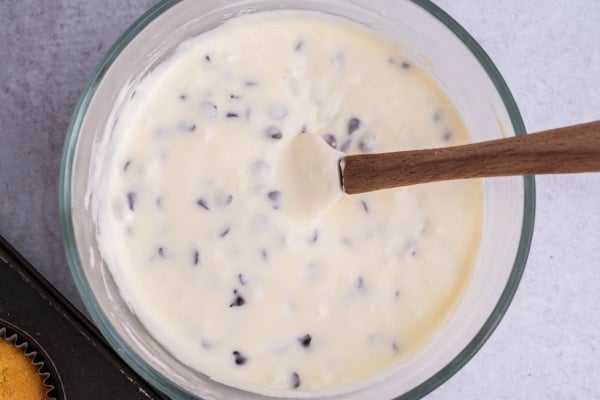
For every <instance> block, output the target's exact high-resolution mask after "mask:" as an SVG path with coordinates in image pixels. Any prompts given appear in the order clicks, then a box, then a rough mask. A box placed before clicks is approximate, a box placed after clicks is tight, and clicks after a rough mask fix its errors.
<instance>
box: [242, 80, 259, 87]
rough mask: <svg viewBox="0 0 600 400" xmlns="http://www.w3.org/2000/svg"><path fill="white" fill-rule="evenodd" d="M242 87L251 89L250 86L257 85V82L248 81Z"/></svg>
mask: <svg viewBox="0 0 600 400" xmlns="http://www.w3.org/2000/svg"><path fill="white" fill-rule="evenodd" d="M244 85H246V86H249V87H252V86H256V85H258V82H257V81H253V80H248V81H245V82H244Z"/></svg>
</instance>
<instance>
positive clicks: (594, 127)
mask: <svg viewBox="0 0 600 400" xmlns="http://www.w3.org/2000/svg"><path fill="white" fill-rule="evenodd" d="M340 165H343V166H344V167H343V168H341V170H342V173H341V178H342V188H343V190H344V191H345V192H346V193H349V194H354V193H364V192H370V191H373V190H380V189H387V188H392V187H398V186H408V185H414V184H418V183H427V182H434V181H443V180H451V179H463V178H482V177H493V176H510V175H533V174H557V173H574V172H594V171H600V121H595V122H590V123H586V124H581V125H574V126H569V127H565V128H558V129H551V130H548V131H543V132H539V133H534V134H530V135H524V136H516V137H510V138H506V139H498V140H492V141H488V142H481V143H473V144H467V145H463V146H454V147H446V148H439V149H431V150H414V151H399V152H394V153H381V154H359V155H352V156H345V157H343V158H342V161H341V163H340Z"/></svg>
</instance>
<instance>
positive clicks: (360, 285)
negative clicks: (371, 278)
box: [356, 276, 365, 291]
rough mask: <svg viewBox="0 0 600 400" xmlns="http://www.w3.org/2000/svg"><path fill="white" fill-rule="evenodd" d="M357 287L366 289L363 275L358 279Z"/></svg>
mask: <svg viewBox="0 0 600 400" xmlns="http://www.w3.org/2000/svg"><path fill="white" fill-rule="evenodd" d="M356 288H357V289H359V290H361V291H363V290H365V280H364V278H363V277H362V276H359V277H358V280H357V281H356Z"/></svg>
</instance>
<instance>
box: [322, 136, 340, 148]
mask: <svg viewBox="0 0 600 400" xmlns="http://www.w3.org/2000/svg"><path fill="white" fill-rule="evenodd" d="M323 140H325V143H327V144H328V145H330V146H331V147H332V148H334V149H337V139H336V138H335V136H333V135H332V134H331V133H326V134H325V135H323Z"/></svg>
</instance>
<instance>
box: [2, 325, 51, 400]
mask: <svg viewBox="0 0 600 400" xmlns="http://www.w3.org/2000/svg"><path fill="white" fill-rule="evenodd" d="M0 333H2V332H0ZM26 350H27V344H26V343H22V344H20V345H17V342H16V335H13V337H10V338H6V337H4V335H1V334H0V399H2V400H48V399H50V397H48V391H49V390H50V389H51V387H48V386H46V385H45V383H44V381H45V380H46V378H47V376H44V375H43V374H40V368H41V366H42V364H41V363H36V362H35V361H34V357H35V352H32V353H27V352H26Z"/></svg>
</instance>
